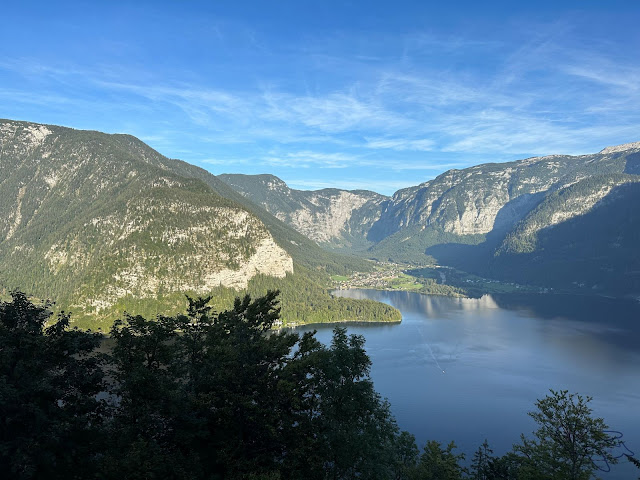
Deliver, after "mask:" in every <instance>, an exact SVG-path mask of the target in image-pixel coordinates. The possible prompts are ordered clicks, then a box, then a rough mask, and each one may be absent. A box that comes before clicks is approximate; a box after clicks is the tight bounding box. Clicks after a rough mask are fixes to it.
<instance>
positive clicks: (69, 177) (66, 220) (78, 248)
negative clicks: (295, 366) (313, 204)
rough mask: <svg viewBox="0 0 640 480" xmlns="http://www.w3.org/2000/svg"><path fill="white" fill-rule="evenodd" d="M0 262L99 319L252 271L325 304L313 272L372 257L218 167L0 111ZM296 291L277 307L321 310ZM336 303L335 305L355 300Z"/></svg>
mask: <svg viewBox="0 0 640 480" xmlns="http://www.w3.org/2000/svg"><path fill="white" fill-rule="evenodd" d="M0 265H2V267H1V269H0V286H3V287H4V289H5V291H6V290H7V289H11V288H21V289H24V290H26V291H27V292H29V293H32V294H35V295H37V296H40V297H43V298H46V297H49V298H54V299H56V300H57V301H58V302H59V303H60V304H61V305H62V306H64V307H65V308H71V309H72V310H74V312H76V314H75V316H76V317H80V318H83V317H86V316H93V317H96V318H103V319H113V318H114V316H117V315H118V314H121V312H122V311H123V310H125V309H127V310H130V311H135V312H136V313H137V312H139V310H140V309H141V308H142V309H143V310H144V311H145V312H146V313H149V312H153V311H156V312H157V311H162V310H159V309H160V308H161V307H162V308H165V307H176V305H178V304H179V305H180V306H182V304H184V296H183V293H190V294H192V295H194V294H208V293H210V292H212V291H216V292H218V294H219V296H221V297H225V296H226V297H229V296H230V294H229V293H226V291H228V289H229V288H235V289H242V288H249V290H251V289H252V288H254V289H255V288H256V287H255V285H256V282H258V284H260V285H268V286H269V287H270V288H281V287H280V286H281V285H284V286H286V288H292V285H293V284H296V283H297V284H298V285H300V286H301V290H303V289H306V291H308V292H313V294H314V295H316V296H319V297H322V299H319V300H318V302H317V303H318V304H322V303H323V302H324V306H325V307H327V306H328V305H329V303H331V302H332V300H331V299H330V297H328V295H327V293H326V292H325V291H324V290H323V289H322V288H321V287H320V286H319V285H318V284H316V283H315V281H316V280H315V279H317V278H321V277H319V276H321V275H326V273H322V272H328V273H334V272H340V271H343V270H345V269H348V268H349V267H361V268H370V267H369V264H368V263H367V262H365V261H363V260H359V259H348V258H346V257H343V256H339V255H335V254H331V253H328V252H325V251H324V250H322V249H320V248H319V247H318V246H317V245H316V244H315V243H314V242H312V241H310V240H309V239H307V238H305V237H304V236H302V235H300V234H299V233H297V232H295V231H293V230H292V229H291V228H289V227H287V226H286V225H284V224H283V223H282V222H280V221H278V220H277V219H275V218H274V217H273V216H271V215H269V214H268V213H267V212H265V211H264V210H262V209H260V208H259V207H257V206H255V205H253V204H251V203H250V202H248V201H247V200H245V199H244V198H243V197H242V196H240V195H239V194H237V193H235V192H234V191H232V190H231V189H230V188H229V187H228V186H227V185H226V184H225V183H223V182H221V181H220V180H218V179H217V178H216V177H215V176H213V175H211V174H209V173H208V172H206V171H204V170H202V169H199V168H197V167H194V166H191V165H189V164H187V163H185V162H180V161H176V160H171V159H168V158H166V157H164V156H162V155H160V154H159V153H158V152H156V151H155V150H153V149H151V148H150V147H149V146H147V145H146V144H144V143H143V142H141V141H140V140H138V139H136V138H135V137H132V136H129V135H108V134H104V133H100V132H93V131H79V130H73V129H70V128H64V127H58V126H51V125H40V124H34V123H27V122H18V121H11V120H0ZM294 270H295V273H294ZM265 278H266V279H268V278H273V279H275V281H274V280H265ZM292 278H293V279H295V280H291V279H292ZM278 279H281V280H278ZM274 282H275V283H274ZM278 282H280V283H278ZM252 285H253V287H252ZM221 289H222V290H221ZM285 293H286V292H283V296H285V295H284V294H285ZM287 295H288V296H289V298H291V293H288V294H287ZM325 297H326V298H325ZM296 298H297V297H296ZM297 300H299V298H297ZM292 302H293V300H292ZM299 303H300V308H301V309H303V310H304V312H306V313H305V314H304V315H302V314H300V311H296V312H294V311H293V310H287V312H285V313H287V314H290V315H291V316H295V317H296V318H297V319H298V320H300V321H305V320H308V321H310V320H312V319H315V320H318V318H317V317H318V315H320V314H319V313H318V310H317V309H315V310H314V309H313V308H308V306H306V305H305V303H304V302H299ZM334 303H335V305H333V308H334V309H335V311H336V312H343V311H345V310H347V309H349V308H351V307H352V305H351V304H350V303H349V302H343V301H342V300H337V299H336V300H335V302H334ZM348 303H349V304H348ZM347 304H348V305H347ZM143 307H144V308H143ZM287 308H289V307H287ZM327 308H329V307H327ZM362 308H364V310H365V311H366V310H367V308H369V307H366V306H365V307H362ZM283 309H284V306H283ZM299 310H300V309H299ZM354 311H355V309H354ZM118 312H119V313H118ZM283 312H284V310H283ZM385 312H386V310H385ZM361 313H362V312H360V313H359V315H360V314H361ZM386 313H388V314H391V313H392V312H391V311H389V312H386ZM285 316H286V315H285ZM383 316H384V315H383ZM392 316H393V315H392ZM322 318H324V317H322ZM327 318H328V317H327ZM342 318H344V317H340V318H338V319H342ZM347 318H348V317H347Z"/></svg>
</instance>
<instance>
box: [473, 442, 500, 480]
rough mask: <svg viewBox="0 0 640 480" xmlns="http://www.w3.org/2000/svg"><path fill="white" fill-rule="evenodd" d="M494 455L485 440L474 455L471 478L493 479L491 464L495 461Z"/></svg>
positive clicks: (480, 479)
mask: <svg viewBox="0 0 640 480" xmlns="http://www.w3.org/2000/svg"><path fill="white" fill-rule="evenodd" d="M492 454H493V450H491V448H489V442H488V441H487V440H486V439H485V441H484V442H482V445H481V446H480V447H478V450H476V452H475V453H474V454H473V459H472V460H471V478H472V479H473V480H489V479H490V478H492V476H491V471H490V468H491V462H492V461H493V460H495V459H494V457H493V456H492Z"/></svg>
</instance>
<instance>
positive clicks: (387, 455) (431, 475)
mask: <svg viewBox="0 0 640 480" xmlns="http://www.w3.org/2000/svg"><path fill="white" fill-rule="evenodd" d="M277 296H278V293H277V292H275V291H269V292H268V293H267V294H266V295H264V296H262V297H259V298H255V299H252V298H251V297H250V296H245V297H243V298H236V299H235V301H234V302H233V306H232V307H231V308H230V309H227V310H224V311H221V312H220V313H216V312H215V309H214V308H212V306H211V305H210V301H211V300H212V299H211V298H196V299H192V298H189V299H188V306H187V309H186V314H179V315H173V316H163V315H159V316H158V317H157V318H156V319H155V320H148V319H146V318H144V317H142V316H139V315H138V316H132V315H127V316H125V317H124V318H122V319H121V320H119V321H117V322H116V323H115V324H114V325H113V327H112V329H111V338H110V339H109V342H108V343H106V344H103V345H102V346H101V347H100V348H99V345H100V343H101V340H102V337H101V336H100V335H96V334H92V333H85V332H81V331H78V330H69V329H68V326H69V318H68V316H67V315H64V314H61V315H60V316H58V318H57V319H52V314H51V310H50V308H49V307H50V305H49V304H44V305H35V304H33V303H32V302H31V301H29V300H28V299H27V298H26V297H25V296H24V294H22V293H19V292H12V293H11V300H10V301H7V302H0V400H1V401H0V471H2V473H3V478H8V479H28V478H52V479H56V478H60V479H63V478H64V479H74V478H78V479H81V478H82V479H84V478H102V479H105V480H109V479H138V478H145V479H148V478H173V479H200V478H202V479H205V478H207V479H210V478H219V479H245V478H254V479H259V478H260V479H274V480H275V479H279V478H292V479H311V480H314V479H318V480H323V479H347V478H367V479H395V480H419V479H442V480H447V479H455V480H458V479H461V478H466V477H465V475H466V474H467V470H466V468H465V467H463V466H462V465H461V463H462V462H463V460H464V455H462V454H459V453H456V452H455V449H456V446H455V444H454V443H453V442H451V443H450V444H448V445H447V446H446V447H443V446H442V445H441V444H439V443H438V442H435V441H429V442H427V443H426V445H425V447H424V450H423V452H422V454H421V455H419V452H418V449H417V447H416V445H415V439H414V437H413V436H412V435H410V434H408V433H407V432H400V431H399V429H398V427H397V425H396V423H395V420H394V419H393V417H392V416H391V413H390V407H389V404H388V403H387V402H386V401H383V400H382V399H381V398H380V396H379V395H378V394H377V393H376V392H375V390H374V388H373V383H372V381H371V378H370V376H369V372H370V368H371V361H370V359H369V357H368V355H367V354H366V351H365V349H364V339H363V337H361V336H358V335H348V334H347V332H346V329H344V328H336V329H335V330H334V335H333V340H332V343H331V345H330V346H328V347H326V346H324V345H322V344H320V343H319V342H318V340H317V339H316V338H315V332H309V333H305V334H304V335H302V336H300V335H298V334H296V333H291V332H288V331H279V332H274V331H273V330H272V327H273V326H274V325H275V324H276V323H277V322H278V321H279V316H280V307H279V304H278V301H277ZM104 350H106V351H107V352H108V353H101V351H103V352H104ZM100 399H102V400H100ZM589 401H590V398H588V397H587V398H583V397H581V396H579V395H574V394H569V393H568V392H566V391H561V392H554V391H551V395H550V396H547V397H545V398H544V399H542V400H539V401H538V402H537V407H538V410H537V411H536V412H532V413H531V414H530V415H531V416H532V417H533V418H534V420H535V421H536V422H537V423H538V425H539V427H540V428H539V429H538V430H537V431H536V432H535V433H534V438H533V439H527V438H525V437H523V439H522V444H521V445H516V446H515V447H514V451H513V452H509V453H507V454H506V455H504V456H503V457H500V458H496V457H493V456H492V451H491V449H490V448H489V446H488V443H487V442H486V441H485V442H484V443H483V445H482V446H481V447H480V448H479V449H478V451H477V452H476V454H475V455H474V457H473V461H472V464H471V468H470V471H469V474H470V476H471V478H475V479H483V480H488V479H503V480H504V479H507V480H516V479H517V480H527V479H556V478H557V479H585V480H586V479H589V478H592V476H593V473H594V470H595V467H594V464H593V459H594V458H605V459H607V460H608V461H609V463H615V459H614V458H613V456H612V454H611V452H610V450H611V448H613V447H615V446H617V445H618V440H616V439H615V438H612V437H610V436H608V435H607V434H606V431H605V429H606V428H607V427H606V425H605V424H604V422H603V421H602V419H599V418H595V419H594V418H592V417H591V409H590V408H589V407H588V403H589ZM629 460H630V461H631V462H633V463H634V464H636V465H638V463H637V461H636V460H635V459H634V458H629Z"/></svg>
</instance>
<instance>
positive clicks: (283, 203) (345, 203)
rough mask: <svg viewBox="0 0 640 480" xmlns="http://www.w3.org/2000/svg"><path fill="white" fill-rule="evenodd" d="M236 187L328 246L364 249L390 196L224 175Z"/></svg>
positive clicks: (263, 178)
mask: <svg viewBox="0 0 640 480" xmlns="http://www.w3.org/2000/svg"><path fill="white" fill-rule="evenodd" d="M218 178H220V179H221V180H223V181H224V182H226V183H227V184H228V185H229V186H231V187H232V188H234V189H235V190H236V191H238V192H239V193H241V194H242V195H244V196H245V197H247V198H248V199H250V200H251V201H253V202H254V203H256V204H257V205H260V206H262V207H263V208H265V209H266V210H267V211H268V212H270V213H272V214H273V215H275V216H276V217H277V218H279V219H280V220H282V221H283V222H285V223H287V224H288V225H290V226H292V227H293V228H295V229H296V230H297V231H298V232H300V233H302V234H303V235H305V236H307V237H308V238H310V239H312V240H314V241H315V242H317V243H319V244H322V245H324V246H328V247H350V248H354V249H356V250H357V249H361V248H364V247H366V246H369V245H370V244H371V243H370V242H368V241H367V234H368V231H369V229H370V228H371V226H372V225H373V224H374V223H375V222H376V221H377V220H378V219H379V218H380V212H381V208H382V205H383V204H384V203H385V202H387V201H388V197H385V196H383V195H379V194H377V193H374V192H370V191H366V190H354V191H346V190H338V189H323V190H315V191H304V190H295V189H291V188H289V187H288V186H287V184H286V183H284V182H283V181H282V180H280V179H279V178H277V177H274V176H273V175H220V176H219V177H218Z"/></svg>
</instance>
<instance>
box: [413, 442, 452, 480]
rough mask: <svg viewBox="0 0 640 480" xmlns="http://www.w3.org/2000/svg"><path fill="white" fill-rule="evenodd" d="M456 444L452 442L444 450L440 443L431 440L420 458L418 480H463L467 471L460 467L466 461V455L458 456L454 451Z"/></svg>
mask: <svg viewBox="0 0 640 480" xmlns="http://www.w3.org/2000/svg"><path fill="white" fill-rule="evenodd" d="M455 449H456V444H455V443H454V442H450V443H449V444H448V445H447V447H446V448H442V445H440V443H439V442H436V441H435V440H429V441H428V442H427V444H426V445H425V446H424V451H423V453H422V455H421V456H420V464H419V465H418V468H417V472H416V473H417V475H416V476H415V477H414V478H416V479H417V480H461V479H462V478H463V474H464V473H465V469H464V468H463V467H461V466H460V462H461V461H463V460H464V454H463V453H459V454H456V453H454V452H453V451H454V450H455Z"/></svg>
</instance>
